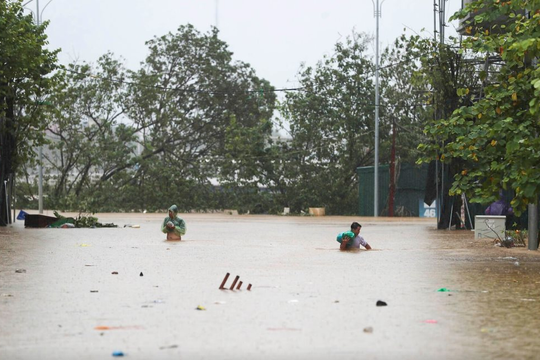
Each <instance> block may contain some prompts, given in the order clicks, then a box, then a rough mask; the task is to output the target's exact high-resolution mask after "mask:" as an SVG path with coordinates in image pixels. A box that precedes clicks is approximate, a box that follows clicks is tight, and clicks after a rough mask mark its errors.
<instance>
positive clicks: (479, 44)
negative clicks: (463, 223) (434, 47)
mask: <svg viewBox="0 0 540 360" xmlns="http://www.w3.org/2000/svg"><path fill="white" fill-rule="evenodd" d="M539 8H540V2H539V1H491V0H480V1H475V2H473V3H472V4H470V5H468V6H467V7H466V8H465V9H463V10H462V11H459V12H458V13H456V14H455V15H454V18H456V19H464V18H465V17H466V15H467V14H468V13H469V12H471V13H473V14H475V13H477V14H478V15H476V16H474V17H473V19H472V21H470V22H469V23H468V24H466V32H468V33H469V34H470V35H471V36H470V37H468V38H466V39H465V40H464V41H463V44H462V49H461V52H462V53H467V52H468V53H471V54H474V55H475V56H477V57H483V58H485V57H487V56H494V55H497V56H499V57H500V58H501V60H502V61H504V63H503V65H502V66H500V68H499V69H498V73H497V74H496V76H494V79H493V80H494V81H492V82H489V83H488V84H486V86H485V88H484V92H483V96H482V97H480V98H478V99H475V101H474V102H473V103H471V104H464V106H462V107H459V108H458V109H457V110H455V111H454V112H453V113H452V114H450V115H449V116H448V117H447V118H446V119H445V120H442V121H440V122H438V123H434V124H433V125H431V126H429V127H427V128H426V132H427V133H428V134H429V135H430V136H431V137H433V139H436V140H438V143H437V144H436V145H426V146H425V147H424V149H425V150H426V151H428V152H430V153H432V154H433V153H434V152H435V151H438V152H439V153H440V154H441V160H443V161H445V162H450V161H460V162H462V163H463V168H462V171H461V172H459V173H457V174H456V176H455V178H454V182H453V185H452V189H451V193H455V194H458V193H461V192H463V191H464V192H466V193H467V194H469V197H470V198H471V201H473V202H480V203H487V202H490V201H492V200H494V199H495V198H496V194H497V193H498V191H499V190H500V189H501V188H504V189H510V188H511V189H512V190H513V191H514V193H515V196H514V199H513V200H512V202H511V204H512V206H513V207H514V210H515V211H516V213H517V214H519V213H520V212H521V211H523V210H524V209H525V207H526V205H527V204H528V203H530V202H535V201H536V199H537V197H538V194H539V191H540V182H539V181H538V179H539V178H540V172H539V171H540V170H539V169H540V167H539V162H540V139H539V138H538V133H539V130H540V128H539V125H540V124H539V121H538V114H539V110H540V109H539V106H540V103H539V102H538V101H537V99H538V97H539V95H540V83H539V82H540V69H539V67H538V65H537V61H536V60H534V61H533V59H538V57H539V56H540V46H539V42H538V39H539V38H540V26H539V25H540V14H539V12H538V11H537V9H539ZM494 20H498V22H496V23H494V22H493V21H494ZM501 20H503V21H501ZM460 95H463V91H460Z"/></svg>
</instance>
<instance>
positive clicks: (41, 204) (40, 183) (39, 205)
mask: <svg viewBox="0 0 540 360" xmlns="http://www.w3.org/2000/svg"><path fill="white" fill-rule="evenodd" d="M47 5H48V4H47ZM36 24H37V26H40V25H41V19H40V13H39V0H36ZM38 196H39V199H38V208H39V213H40V214H43V145H40V146H39V183H38Z"/></svg>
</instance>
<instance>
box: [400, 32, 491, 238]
mask: <svg viewBox="0 0 540 360" xmlns="http://www.w3.org/2000/svg"><path fill="white" fill-rule="evenodd" d="M403 40H404V39H402V41H403ZM404 44H406V46H405V47H404V51H403V52H402V53H403V55H404V58H403V60H404V61H406V62H408V63H410V64H417V65H414V66H418V69H417V70H416V71H414V73H413V76H412V77H411V82H412V84H414V87H415V88H416V89H417V90H419V91H420V92H421V95H420V98H421V99H423V100H422V102H423V103H425V104H428V105H429V107H427V108H426V109H425V111H423V110H422V111H420V112H417V114H422V116H428V117H429V119H424V121H422V122H420V123H418V124H419V125H420V126H425V125H427V129H430V128H431V126H438V125H439V124H440V121H441V119H444V118H446V117H448V116H449V114H451V113H452V112H453V111H454V110H455V109H456V108H458V107H459V106H462V105H466V104H470V103H471V97H472V96H473V92H471V93H470V94H463V96H462V95H460V94H458V90H459V89H460V88H465V87H468V88H471V89H479V88H481V81H480V77H479V76H478V71H479V69H478V64H477V63H478V61H474V59H471V58H468V57H467V56H465V54H462V53H461V52H460V48H459V42H458V40H457V39H455V38H450V39H448V43H440V42H438V41H436V40H434V39H430V38H423V37H420V36H418V35H415V36H411V37H409V38H408V39H406V41H405V42H404ZM424 133H425V134H424V135H423V136H422V137H416V139H415V141H421V142H423V143H424V144H420V145H419V150H420V152H424V153H423V157H422V158H421V159H420V161H425V162H430V163H431V165H434V164H435V163H434V161H436V160H438V159H439V153H438V152H437V146H439V145H440V144H442V143H444V142H447V141H448V139H442V138H439V137H437V136H433V134H432V133H430V132H429V130H426V129H424ZM425 144H430V145H429V146H428V147H426V145H425ZM414 154H415V155H420V154H419V152H414ZM462 168H463V162H462V161H458V159H454V160H453V161H448V162H446V163H444V164H443V166H440V167H439V171H438V172H436V167H435V166H432V167H430V169H431V170H430V174H429V175H428V178H430V179H432V180H433V181H432V183H431V184H428V190H427V193H426V198H428V200H427V201H428V202H429V200H435V197H436V191H435V183H436V178H438V186H442V189H441V190H442V196H441V198H440V199H439V201H440V202H441V203H440V208H441V216H440V217H439V223H438V227H439V228H444V229H446V228H448V227H449V225H450V223H456V220H457V219H455V218H454V217H453V216H451V212H452V209H453V208H454V209H458V208H460V207H461V202H462V201H461V197H459V196H451V195H449V194H448V193H449V190H450V180H449V179H451V178H452V177H453V176H454V174H456V173H458V172H460V171H461V170H462ZM431 188H432V190H433V191H432V192H431V193H430V189H431ZM451 219H452V220H451Z"/></svg>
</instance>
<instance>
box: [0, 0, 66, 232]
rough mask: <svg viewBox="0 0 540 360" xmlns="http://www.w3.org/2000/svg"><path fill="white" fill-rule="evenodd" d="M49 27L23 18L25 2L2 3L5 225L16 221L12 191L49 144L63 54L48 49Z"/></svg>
mask: <svg viewBox="0 0 540 360" xmlns="http://www.w3.org/2000/svg"><path fill="white" fill-rule="evenodd" d="M47 24H48V23H47V22H45V23H43V24H42V25H40V26H37V25H35V24H34V23H33V22H32V17H31V16H30V15H25V14H24V13H23V8H22V5H21V2H20V1H0V63H1V64H2V68H1V70H0V184H1V185H2V186H1V187H0V189H1V191H0V225H2V226H5V225H6V224H7V223H9V222H10V216H9V211H8V210H7V209H8V208H9V199H8V198H7V197H6V191H7V189H6V187H7V188H8V189H9V188H10V186H9V185H7V186H6V184H11V183H12V181H13V179H14V176H15V174H16V173H17V172H18V171H19V170H20V167H21V165H22V164H25V163H26V162H28V161H30V159H31V158H32V157H33V156H35V151H34V147H35V146H39V145H41V144H42V143H43V142H44V139H43V138H44V136H43V134H44V130H45V127H46V119H45V116H44V115H45V113H46V112H47V109H46V106H43V105H45V101H44V99H45V98H46V96H47V95H48V91H49V89H50V87H51V84H52V83H53V82H54V77H53V76H50V74H51V72H52V71H53V70H54V69H55V68H56V66H57V65H56V61H57V59H56V55H57V51H50V50H47V49H46V48H45V46H46V45H47V36H46V35H45V28H46V27H47Z"/></svg>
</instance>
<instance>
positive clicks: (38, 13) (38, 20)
mask: <svg viewBox="0 0 540 360" xmlns="http://www.w3.org/2000/svg"><path fill="white" fill-rule="evenodd" d="M51 1H52V0H49V2H48V3H47V4H45V6H44V7H43V10H41V11H40V10H39V0H36V13H35V14H34V15H35V17H36V25H37V26H40V25H41V15H42V14H43V11H45V8H46V7H47V6H48V5H49V4H50V3H51ZM31 2H32V0H30V1H28V2H26V3H24V4H23V7H24V6H26V5H27V4H29V3H31ZM38 172H39V181H38V209H39V213H40V214H43V145H40V146H39V164H38Z"/></svg>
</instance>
